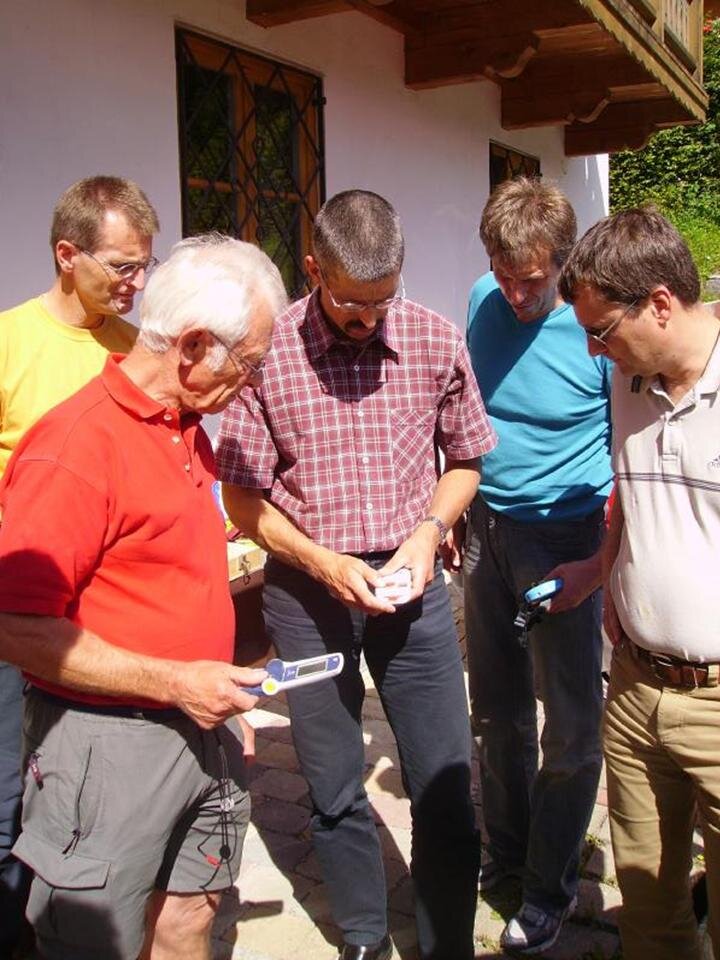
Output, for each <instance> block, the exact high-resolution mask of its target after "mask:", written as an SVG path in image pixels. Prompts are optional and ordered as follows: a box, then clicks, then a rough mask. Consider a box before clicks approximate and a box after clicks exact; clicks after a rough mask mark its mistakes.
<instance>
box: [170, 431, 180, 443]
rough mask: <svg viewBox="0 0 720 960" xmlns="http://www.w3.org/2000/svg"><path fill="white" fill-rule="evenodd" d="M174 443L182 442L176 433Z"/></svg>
mask: <svg viewBox="0 0 720 960" xmlns="http://www.w3.org/2000/svg"><path fill="white" fill-rule="evenodd" d="M172 442H173V443H180V437H179V436H178V435H177V434H176V433H175V434H173V438H172Z"/></svg>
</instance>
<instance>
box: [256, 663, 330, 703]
mask: <svg viewBox="0 0 720 960" xmlns="http://www.w3.org/2000/svg"><path fill="white" fill-rule="evenodd" d="M344 665H345V658H344V657H343V655H342V654H341V653H328V654H325V656H323V657H307V658H306V659H304V660H292V661H290V660H280V659H279V658H277V657H276V658H275V659H273V660H268V662H267V663H266V664H265V669H266V670H267V672H268V676H267V677H265V679H264V680H263V681H262V683H259V684H258V685H257V686H255V687H243V690H244V691H245V692H246V693H251V694H253V695H254V696H256V697H273V696H275V694H276V693H282V692H283V690H292V689H293V688H294V687H303V686H305V684H306V683H318V681H320V680H329V679H330V678H331V677H336V676H337V675H338V674H339V673H340V671H341V670H342V668H343V667H344Z"/></svg>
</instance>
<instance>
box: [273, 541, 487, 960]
mask: <svg viewBox="0 0 720 960" xmlns="http://www.w3.org/2000/svg"><path fill="white" fill-rule="evenodd" d="M385 559H386V558H384V557H379V558H377V561H376V565H377V566H380V565H382V563H383V562H385ZM264 614H265V621H266V626H267V630H268V633H269V635H270V638H271V640H272V641H273V643H274V644H275V648H276V649H277V651H278V653H279V655H280V656H281V657H283V658H284V659H286V660H297V659H299V658H301V657H308V656H317V655H321V654H323V653H325V652H328V651H341V652H342V653H343V654H344V656H345V668H344V670H343V672H342V673H341V674H340V676H338V677H337V678H336V679H335V680H333V681H327V682H323V683H317V684H313V685H309V686H306V687H301V688H298V689H296V690H294V691H290V693H289V695H288V700H289V702H290V716H291V721H292V733H293V739H294V742H295V747H296V750H297V754H298V758H299V760H300V765H301V768H302V771H303V774H304V775H305V777H306V779H307V781H308V784H309V786H310V793H311V798H312V803H313V811H312V821H311V825H312V832H313V839H314V842H315V850H316V853H317V856H318V859H319V861H320V864H321V868H322V871H323V878H324V880H325V884H326V887H327V893H328V898H329V900H330V906H331V909H332V913H333V917H334V919H335V922H336V923H337V924H338V926H339V927H340V929H341V930H342V933H343V937H344V939H345V942H346V943H351V944H369V943H373V942H375V941H377V940H379V939H380V938H381V937H382V936H384V934H385V932H386V930H387V914H386V891H385V878H384V871H383V865H382V854H381V849H380V843H379V840H378V835H377V831H376V829H375V824H374V821H373V815H372V812H371V810H370V806H369V803H368V798H367V795H366V793H365V789H364V786H363V768H364V749H363V738H362V726H361V710H362V704H363V699H364V693H365V688H364V684H363V680H362V677H361V673H360V654H361V652H362V653H364V655H365V661H366V663H367V666H368V669H369V670H370V673H371V675H372V678H373V681H374V683H375V686H376V688H377V690H378V693H379V695H380V698H381V700H382V704H383V707H384V709H385V713H386V715H387V718H388V720H389V722H390V726H391V727H392V730H393V733H394V734H395V738H396V740H397V745H398V752H399V755H400V764H401V771H402V778H403V783H404V786H405V790H406V793H407V795H408V797H409V798H410V802H411V811H412V852H411V873H412V876H413V881H414V886H415V898H416V923H417V933H418V944H419V950H420V956H421V957H422V958H423V960H471V958H472V957H473V956H474V950H473V921H474V916H475V905H476V898H477V872H478V862H479V843H478V838H477V833H476V830H475V821H474V811H473V807H472V803H471V799H470V746H471V738H470V729H469V724H468V715H467V705H466V696H465V687H464V682H463V673H462V664H461V659H460V653H459V649H458V642H457V634H456V630H455V624H454V621H453V618H452V614H451V611H450V604H449V600H448V596H447V590H446V589H445V585H444V583H443V580H442V574H441V571H440V569H439V568H438V570H436V576H435V579H434V580H433V582H432V584H430V586H428V588H427V589H426V591H425V593H424V595H423V596H422V597H421V598H419V599H418V600H417V601H414V602H412V603H410V604H406V605H405V606H402V607H399V608H398V612H396V613H395V614H391V615H388V614H383V615H381V616H378V617H368V616H366V615H365V614H362V613H360V612H359V611H357V610H351V609H349V608H348V607H346V606H345V605H344V604H342V603H340V602H339V601H338V600H335V599H334V598H333V597H331V596H330V595H329V593H328V591H327V590H326V588H325V587H323V586H322V585H321V584H319V583H318V582H317V581H315V580H313V579H312V578H311V577H309V576H307V575H306V574H304V573H302V572H301V571H299V570H295V569H293V568H291V567H288V566H286V565H284V564H282V563H279V562H278V561H276V560H273V559H271V560H270V561H269V562H268V564H267V566H266V568H265V592H264Z"/></svg>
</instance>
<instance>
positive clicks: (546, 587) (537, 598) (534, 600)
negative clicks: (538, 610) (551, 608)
mask: <svg viewBox="0 0 720 960" xmlns="http://www.w3.org/2000/svg"><path fill="white" fill-rule="evenodd" d="M564 585H565V584H564V582H563V578H562V577H555V579H554V580H543V582H542V583H536V584H535V586H534V587H530V589H529V590H526V591H525V593H524V599H525V603H527V604H528V605H529V606H535V605H536V604H538V603H542V602H543V600H550V599H551V598H552V597H554V596H555V594H557V593H560V591H561V590H562V588H563V587H564Z"/></svg>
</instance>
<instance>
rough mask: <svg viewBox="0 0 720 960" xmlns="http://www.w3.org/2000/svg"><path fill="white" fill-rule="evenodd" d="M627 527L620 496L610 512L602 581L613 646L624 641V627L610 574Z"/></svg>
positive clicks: (606, 628)
mask: <svg viewBox="0 0 720 960" xmlns="http://www.w3.org/2000/svg"><path fill="white" fill-rule="evenodd" d="M624 527H625V515H624V514H623V509H622V502H621V500H620V495H619V493H618V495H617V496H616V497H615V502H614V503H613V507H612V510H611V511H610V526H609V528H608V532H607V535H606V537H605V543H604V544H603V551H602V579H603V626H604V627H605V632H606V633H607V635H608V639H609V640H610V643H612V645H613V646H615V644H616V643H619V642H620V640H622V635H623V631H622V627H621V625H620V620H619V619H618V615H617V611H616V610H615V602H614V601H613V598H612V593H611V592H610V574H611V572H612V568H613V564H614V563H615V560H616V559H617V555H618V553H619V552H620V541H621V540H622V533H623V529H624Z"/></svg>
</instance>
